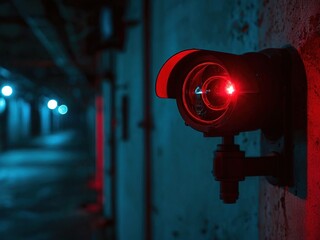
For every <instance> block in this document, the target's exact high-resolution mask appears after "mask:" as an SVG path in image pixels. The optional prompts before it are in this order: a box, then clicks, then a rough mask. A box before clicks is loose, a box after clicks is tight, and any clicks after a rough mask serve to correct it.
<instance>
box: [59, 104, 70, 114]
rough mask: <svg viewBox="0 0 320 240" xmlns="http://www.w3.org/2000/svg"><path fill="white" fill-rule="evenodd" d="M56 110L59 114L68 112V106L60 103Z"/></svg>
mask: <svg viewBox="0 0 320 240" xmlns="http://www.w3.org/2000/svg"><path fill="white" fill-rule="evenodd" d="M58 112H59V113H60V114H61V115H64V114H66V113H67V112H68V107H67V106H66V105H61V106H59V107H58Z"/></svg>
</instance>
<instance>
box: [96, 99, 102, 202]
mask: <svg viewBox="0 0 320 240" xmlns="http://www.w3.org/2000/svg"><path fill="white" fill-rule="evenodd" d="M103 162H104V118H103V97H102V96H100V95H99V96H97V97H96V176H95V185H96V188H97V190H98V194H99V196H98V198H99V199H98V202H100V203H102V189H103Z"/></svg>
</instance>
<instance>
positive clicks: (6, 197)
mask: <svg viewBox="0 0 320 240" xmlns="http://www.w3.org/2000/svg"><path fill="white" fill-rule="evenodd" d="M88 145H89V144H87V143H86V142H85V137H84V136H83V135H82V134H80V132H79V131H65V132H60V133H57V134H52V135H48V136H45V137H39V138H36V139H32V140H30V141H28V143H27V144H24V146H19V147H17V148H14V149H12V150H8V151H5V152H1V153H0V239H1V240H15V239H23V240H29V239H30V240H31V239H32V240H38V239H39V240H40V239H41V240H42V239H43V240H44V239H45V240H47V239H48V240H49V239H55V240H57V239H59V240H61V239H68V240H69V239H77V240H78V239H80V240H81V239H86V240H87V239H93V238H92V236H93V232H92V229H93V227H92V220H93V219H92V218H93V216H92V215H91V214H89V213H88V212H87V211H85V210H84V208H83V207H82V206H84V205H85V204H87V203H90V202H94V201H95V198H96V196H95V192H94V191H93V190H90V189H89V188H88V187H87V185H88V181H89V180H90V177H92V176H93V173H94V160H93V159H94V158H93V154H92V151H91V149H90V148H89V147H88Z"/></svg>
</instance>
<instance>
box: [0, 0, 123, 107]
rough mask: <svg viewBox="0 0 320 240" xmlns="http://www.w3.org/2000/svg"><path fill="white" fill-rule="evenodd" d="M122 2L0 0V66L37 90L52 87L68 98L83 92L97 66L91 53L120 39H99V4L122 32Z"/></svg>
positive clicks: (88, 92) (91, 83)
mask: <svg viewBox="0 0 320 240" xmlns="http://www.w3.org/2000/svg"><path fill="white" fill-rule="evenodd" d="M125 5H126V2H125V1H102V0H96V1H87V0H82V1H81V0H28V1H24V0H11V1H5V0H0V66H1V67H4V68H7V69H8V70H10V71H12V72H15V73H18V74H21V75H23V76H24V77H26V78H28V79H29V80H30V85H32V86H36V87H37V88H38V89H39V90H40V91H42V89H44V88H45V89H47V90H48V89H49V90H52V91H53V92H54V93H56V94H57V95H58V96H60V97H63V98H68V101H79V99H85V98H88V97H89V96H90V95H91V94H92V92H93V91H94V86H95V83H96V79H97V74H98V73H99V72H101V71H100V70H98V68H97V65H96V57H97V54H96V53H98V52H99V50H101V49H106V48H107V49H114V48H119V46H121V45H122V44H123V39H118V38H115V36H114V35H113V36H112V37H113V38H112V41H109V39H108V41H102V40H101V34H100V32H101V31H100V12H101V9H103V8H105V7H107V8H110V9H111V12H112V13H113V16H116V17H113V18H112V20H113V23H112V24H113V27H114V26H115V28H114V29H115V30H116V31H118V32H120V33H122V26H123V21H124V20H123V19H124V17H123V15H124V9H125ZM119 26H120V27H119ZM119 28H120V30H119ZM118 35H119V36H122V35H123V34H118ZM114 40H116V41H114ZM24 84H26V82H24Z"/></svg>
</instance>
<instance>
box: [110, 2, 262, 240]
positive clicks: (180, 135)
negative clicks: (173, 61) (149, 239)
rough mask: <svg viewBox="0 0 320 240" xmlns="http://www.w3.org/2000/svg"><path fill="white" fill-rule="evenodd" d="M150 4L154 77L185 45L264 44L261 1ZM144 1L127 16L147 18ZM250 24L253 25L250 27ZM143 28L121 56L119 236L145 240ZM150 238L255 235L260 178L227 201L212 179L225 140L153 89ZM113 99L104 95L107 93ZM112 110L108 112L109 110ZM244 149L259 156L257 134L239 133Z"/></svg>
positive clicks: (237, 49) (244, 47)
mask: <svg viewBox="0 0 320 240" xmlns="http://www.w3.org/2000/svg"><path fill="white" fill-rule="evenodd" d="M151 2H152V23H151V25H152V41H151V45H152V49H151V50H152V69H151V74H152V81H153V83H154V82H155V79H156V76H157V73H158V71H159V69H160V67H161V66H162V64H163V63H164V62H165V61H166V59H168V58H169V57H170V56H171V55H172V54H174V53H176V52H178V51H181V50H183V49H187V48H202V49H212V50H217V51H227V52H232V53H243V52H246V51H254V50H256V49H258V47H259V40H258V27H257V15H258V10H259V7H260V6H259V5H258V2H259V1H257V0H246V1H241V2H240V1H236V0H228V1H206V0H201V1H199V0H187V1H181V0H174V1H172V0H155V1H151ZM141 6H142V3H141V1H131V2H130V6H129V9H128V16H127V18H128V19H137V20H140V21H142V12H141V9H142V7H141ZM249 25H250V26H249ZM142 50H143V46H142V25H141V24H139V25H138V26H136V27H133V28H130V29H129V30H128V32H127V43H126V49H125V51H124V52H122V53H119V54H117V57H116V59H117V61H116V65H117V68H116V69H117V71H116V81H117V83H116V89H114V91H116V92H117V111H116V112H112V113H109V114H116V123H115V124H116V128H117V146H118V147H117V159H116V162H117V172H116V174H117V225H116V228H117V235H118V239H120V240H127V239H137V240H140V239H144V230H145V228H144V226H145V219H144V214H145V202H144V157H143V156H144V155H143V154H144V142H143V131H144V130H143V128H141V127H139V125H141V121H142V120H143V92H142V89H143V85H142V82H143V70H144V66H143V59H142ZM124 94H127V95H128V97H129V105H130V106H129V109H130V111H129V119H130V123H129V139H128V140H126V141H124V140H123V139H122V138H121V124H120V123H121V121H122V116H121V99H122V96H123V95H124ZM152 94H153V119H154V129H153V140H152V141H153V155H152V165H153V169H152V197H153V207H152V209H153V211H152V226H153V238H154V239H159V240H164V239H165V240H169V239H183V240H194V239H197V240H201V239H244V240H245V239H257V238H258V228H257V224H258V218H257V214H258V179H257V178H252V179H247V180H246V181H245V182H243V183H241V184H240V199H239V201H238V203H237V204H235V205H225V204H223V203H222V202H221V201H220V199H219V185H218V183H217V182H215V181H214V179H213V177H212V175H211V170H212V156H213V154H212V152H213V151H214V150H215V147H216V144H217V143H219V142H220V139H215V138H210V139H205V138H204V137H203V136H202V135H201V134H200V133H198V132H196V131H194V130H192V129H191V128H188V127H186V126H185V125H184V122H183V120H182V118H181V117H180V115H179V113H178V109H177V107H176V103H175V102H174V101H173V100H162V99H158V98H156V96H155V93H154V92H153V93H152ZM105 97H106V98H108V96H107V95H105ZM106 114H108V113H106ZM237 139H238V142H239V143H241V147H242V149H243V150H246V151H247V154H248V155H249V156H250V155H259V151H260V148H259V132H253V133H243V134H241V135H240V136H239V137H238V138H237Z"/></svg>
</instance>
